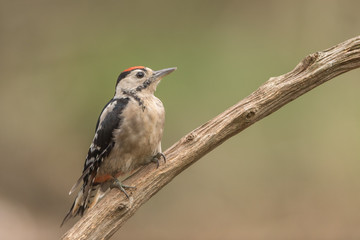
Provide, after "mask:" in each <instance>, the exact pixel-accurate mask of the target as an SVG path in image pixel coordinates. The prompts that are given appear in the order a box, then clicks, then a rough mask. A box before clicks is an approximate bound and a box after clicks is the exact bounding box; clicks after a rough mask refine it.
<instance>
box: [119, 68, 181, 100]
mask: <svg viewBox="0 0 360 240" xmlns="http://www.w3.org/2000/svg"><path fill="white" fill-rule="evenodd" d="M175 70H176V67H174V68H165V69H162V70H158V71H153V70H151V69H150V68H147V67H143V66H136V67H131V68H128V69H126V70H124V71H123V72H122V73H121V74H120V75H119V77H118V79H117V82H116V89H115V96H120V95H121V94H122V93H123V92H133V93H136V92H144V93H152V94H153V93H154V92H155V90H156V87H157V85H158V84H159V82H160V80H161V79H162V78H163V77H165V76H166V75H168V74H170V73H172V72H173V71H175Z"/></svg>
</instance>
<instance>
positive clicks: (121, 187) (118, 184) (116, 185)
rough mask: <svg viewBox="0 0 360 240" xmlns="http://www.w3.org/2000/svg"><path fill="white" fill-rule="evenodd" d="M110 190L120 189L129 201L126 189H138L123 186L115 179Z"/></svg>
mask: <svg viewBox="0 0 360 240" xmlns="http://www.w3.org/2000/svg"><path fill="white" fill-rule="evenodd" d="M110 188H111V189H113V188H117V189H120V191H122V192H123V193H124V194H125V196H126V197H127V198H128V199H129V195H128V194H127V192H126V191H125V188H136V187H134V186H127V185H123V184H122V183H121V182H120V181H119V180H118V179H115V180H114V182H113V183H112V184H111V185H110Z"/></svg>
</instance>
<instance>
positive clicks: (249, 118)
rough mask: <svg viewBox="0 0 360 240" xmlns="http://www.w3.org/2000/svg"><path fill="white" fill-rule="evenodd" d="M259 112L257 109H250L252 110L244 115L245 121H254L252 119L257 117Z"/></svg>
mask: <svg viewBox="0 0 360 240" xmlns="http://www.w3.org/2000/svg"><path fill="white" fill-rule="evenodd" d="M257 111H258V109H257V108H250V109H248V110H246V111H245V113H244V115H245V120H246V121H247V122H249V121H252V119H253V118H254V117H255V115H256V113H257Z"/></svg>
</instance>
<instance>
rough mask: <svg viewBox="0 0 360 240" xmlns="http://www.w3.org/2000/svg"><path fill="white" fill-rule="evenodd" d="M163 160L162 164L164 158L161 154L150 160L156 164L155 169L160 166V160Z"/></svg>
mask: <svg viewBox="0 0 360 240" xmlns="http://www.w3.org/2000/svg"><path fill="white" fill-rule="evenodd" d="M161 158H163V159H164V163H166V157H165V155H164V154H163V153H161V152H159V153H157V154H156V155H155V156H154V157H153V158H152V159H151V161H152V162H153V163H156V168H158V167H159V166H160V159H161Z"/></svg>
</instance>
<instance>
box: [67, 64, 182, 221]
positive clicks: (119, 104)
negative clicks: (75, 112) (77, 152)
mask: <svg viewBox="0 0 360 240" xmlns="http://www.w3.org/2000/svg"><path fill="white" fill-rule="evenodd" d="M174 70H176V68H168V69H163V70H159V71H153V70H151V69H150V68H147V67H143V66H137V67H132V68H129V69H126V70H125V71H123V72H122V73H121V74H120V76H119V77H118V80H117V83H116V88H115V95H114V97H113V98H112V99H111V100H110V101H109V102H108V103H107V104H106V105H105V107H104V108H103V110H102V112H101V114H100V116H99V118H98V122H97V124H96V129H95V136H94V138H93V141H92V143H91V145H90V148H89V151H88V154H87V157H86V160H85V164H84V170H83V173H82V175H81V177H80V178H79V180H78V181H77V183H75V185H74V186H73V188H72V189H71V190H70V193H69V194H71V193H72V192H74V191H75V189H76V188H77V186H78V185H79V184H80V183H81V181H82V182H83V184H82V187H81V189H80V191H79V192H78V195H77V197H76V199H75V201H74V203H73V205H72V207H71V209H70V211H69V213H68V214H67V215H66V216H65V218H64V220H63V222H62V224H64V222H65V221H67V220H68V219H70V218H71V217H75V216H77V215H81V216H82V215H83V214H84V212H85V211H86V210H87V209H88V208H90V207H92V206H94V205H95V204H96V203H97V202H98V200H99V199H101V198H102V197H103V196H104V194H105V193H106V192H107V191H108V190H109V188H112V187H117V188H119V189H120V190H121V191H123V192H124V194H125V195H126V196H127V197H128V194H127V192H126V191H125V189H124V188H126V187H127V186H124V185H122V184H121V180H123V179H124V178H125V177H127V176H129V175H131V173H132V172H133V171H135V170H136V169H137V168H138V167H140V166H141V165H144V164H146V163H149V162H151V161H153V162H156V163H157V164H158V162H159V160H160V158H161V157H163V158H164V160H165V156H164V155H163V154H162V152H161V138H162V134H163V128H164V122H165V111H164V106H163V104H162V102H161V101H160V100H159V99H158V98H157V97H155V96H154V92H155V90H156V87H157V85H158V83H159V82H160V80H161V79H162V78H163V77H164V76H166V75H168V74H170V73H171V72H173V71H174ZM118 178H120V179H121V180H120V181H119V179H118ZM62 224H61V225H62Z"/></svg>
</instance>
